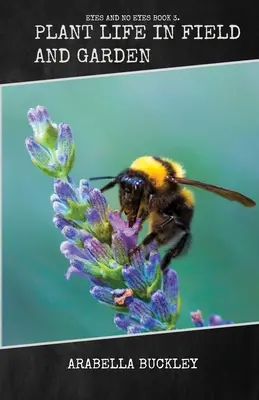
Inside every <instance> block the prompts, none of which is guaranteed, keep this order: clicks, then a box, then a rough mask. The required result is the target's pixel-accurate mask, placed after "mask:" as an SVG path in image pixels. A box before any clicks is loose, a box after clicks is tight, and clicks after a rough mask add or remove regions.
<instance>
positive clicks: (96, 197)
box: [90, 189, 107, 221]
mask: <svg viewBox="0 0 259 400" xmlns="http://www.w3.org/2000/svg"><path fill="white" fill-rule="evenodd" d="M90 201H91V204H92V206H93V207H95V208H96V209H97V210H98V212H99V214H100V216H101V218H102V220H103V221H106V220H107V202H106V199H105V197H104V196H103V194H102V193H101V191H100V190H99V189H92V190H91V191H90Z"/></svg>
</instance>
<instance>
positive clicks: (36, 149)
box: [25, 136, 51, 169]
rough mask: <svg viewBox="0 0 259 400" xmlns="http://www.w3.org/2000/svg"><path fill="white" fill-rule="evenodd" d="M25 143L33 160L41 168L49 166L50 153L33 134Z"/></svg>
mask: <svg viewBox="0 0 259 400" xmlns="http://www.w3.org/2000/svg"><path fill="white" fill-rule="evenodd" d="M25 145H26V148H27V150H28V153H29V155H30V157H31V160H32V161H33V162H34V163H35V164H36V165H38V166H39V168H41V167H42V168H46V169H47V168H48V166H49V163H50V160H51V156H50V153H49V152H48V151H47V150H46V149H45V148H44V147H42V146H41V145H40V144H38V143H37V142H36V140H35V139H34V138H33V137H32V136H31V137H28V138H27V139H26V140H25Z"/></svg>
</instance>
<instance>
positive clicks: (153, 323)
mask: <svg viewBox="0 0 259 400" xmlns="http://www.w3.org/2000/svg"><path fill="white" fill-rule="evenodd" d="M140 323H141V325H143V326H144V328H146V329H147V330H148V331H164V330H166V325H165V324H163V323H162V322H161V321H158V320H157V319H155V318H152V317H147V318H141V320H140Z"/></svg>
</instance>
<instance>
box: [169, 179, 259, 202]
mask: <svg viewBox="0 0 259 400" xmlns="http://www.w3.org/2000/svg"><path fill="white" fill-rule="evenodd" d="M176 181H177V182H178V183H180V184H183V185H189V186H195V187H198V188H201V189H204V190H208V191H209V192H212V193H215V194H218V195H219V196H221V197H225V198H226V199H228V200H231V201H237V202H238V203H241V204H243V205H244V206H245V207H254V206H255V205H256V203H255V201H253V200H252V199H250V198H249V197H246V196H244V195H243V194H241V193H238V192H234V191H233V190H229V189H224V188H222V187H220V186H215V185H210V184H208V183H203V182H199V181H193V180H191V179H188V178H177V179H176Z"/></svg>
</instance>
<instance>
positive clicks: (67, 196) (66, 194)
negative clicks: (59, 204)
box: [54, 179, 78, 202]
mask: <svg viewBox="0 0 259 400" xmlns="http://www.w3.org/2000/svg"><path fill="white" fill-rule="evenodd" d="M54 192H55V194H57V195H58V197H59V198H60V200H61V201H67V200H72V201H74V202H77V201H78V199H77V194H76V192H75V190H74V188H73V186H72V185H70V184H69V183H67V182H64V181H62V180H60V179H55V182H54Z"/></svg>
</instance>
